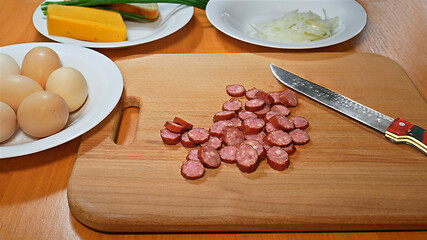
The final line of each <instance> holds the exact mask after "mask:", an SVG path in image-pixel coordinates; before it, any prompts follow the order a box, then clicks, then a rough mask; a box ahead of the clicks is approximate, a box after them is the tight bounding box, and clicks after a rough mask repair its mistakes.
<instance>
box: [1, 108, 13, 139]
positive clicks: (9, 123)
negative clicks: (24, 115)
mask: <svg viewBox="0 0 427 240" xmlns="http://www.w3.org/2000/svg"><path fill="white" fill-rule="evenodd" d="M15 130H16V114H15V112H14V111H13V109H12V108H11V107H10V106H9V105H7V104H6V103H3V102H0V142H4V141H6V140H7V139H9V138H10V137H11V136H12V135H13V133H15Z"/></svg>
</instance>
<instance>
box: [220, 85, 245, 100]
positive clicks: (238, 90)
mask: <svg viewBox="0 0 427 240" xmlns="http://www.w3.org/2000/svg"><path fill="white" fill-rule="evenodd" d="M225 90H226V92H227V94H228V95H229V96H231V97H243V96H245V93H246V89H245V87H243V86H242V85H240V84H232V85H228V86H227V87H225Z"/></svg>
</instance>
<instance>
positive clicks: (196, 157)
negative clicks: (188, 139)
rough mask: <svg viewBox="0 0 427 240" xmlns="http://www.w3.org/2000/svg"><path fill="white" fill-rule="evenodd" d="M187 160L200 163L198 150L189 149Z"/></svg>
mask: <svg viewBox="0 0 427 240" xmlns="http://www.w3.org/2000/svg"><path fill="white" fill-rule="evenodd" d="M186 159H187V160H195V161H200V159H199V148H195V149H191V150H190V151H189V152H188V154H187V157H186Z"/></svg>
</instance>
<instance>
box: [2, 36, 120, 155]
mask: <svg viewBox="0 0 427 240" xmlns="http://www.w3.org/2000/svg"><path fill="white" fill-rule="evenodd" d="M122 91H123V77H122V74H121V72H120V70H119V69H118V67H117V66H116V65H115V64H114V62H113V61H111V60H110V59H109V58H107V57H106V56H105V55H103V54H101V53H98V52H96V51H94V50H91V49H88V48H84V47H80V46H75V45H68V44H61V43H24V44H16V45H10V46H4V47H0V159H2V158H10V157H17V156H22V155H27V154H31V153H35V152H39V151H43V150H46V149H49V148H52V147H55V146H58V145H60V144H63V143H65V142H68V141H70V140H72V139H74V138H76V137H78V136H80V135H82V134H83V133H85V132H87V131H89V130H90V129H92V128H93V127H95V126H96V125H97V124H98V123H100V122H101V121H102V120H103V119H104V118H105V117H107V116H108V114H110V112H111V111H112V110H113V109H114V108H115V106H116V105H117V103H118V101H119V99H120V97H121V95H122Z"/></svg>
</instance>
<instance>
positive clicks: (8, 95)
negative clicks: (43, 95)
mask: <svg viewBox="0 0 427 240" xmlns="http://www.w3.org/2000/svg"><path fill="white" fill-rule="evenodd" d="M38 91H43V88H42V86H41V85H40V84H39V83H37V82H36V81H34V80H32V79H31V78H28V77H26V76H22V75H16V74H15V75H8V76H4V77H1V78H0V102H4V103H6V104H8V105H9V106H10V107H12V109H13V110H14V111H15V112H16V111H17V110H18V107H19V104H21V102H22V100H24V98H26V97H27V96H28V95H30V94H32V93H34V92H38Z"/></svg>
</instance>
